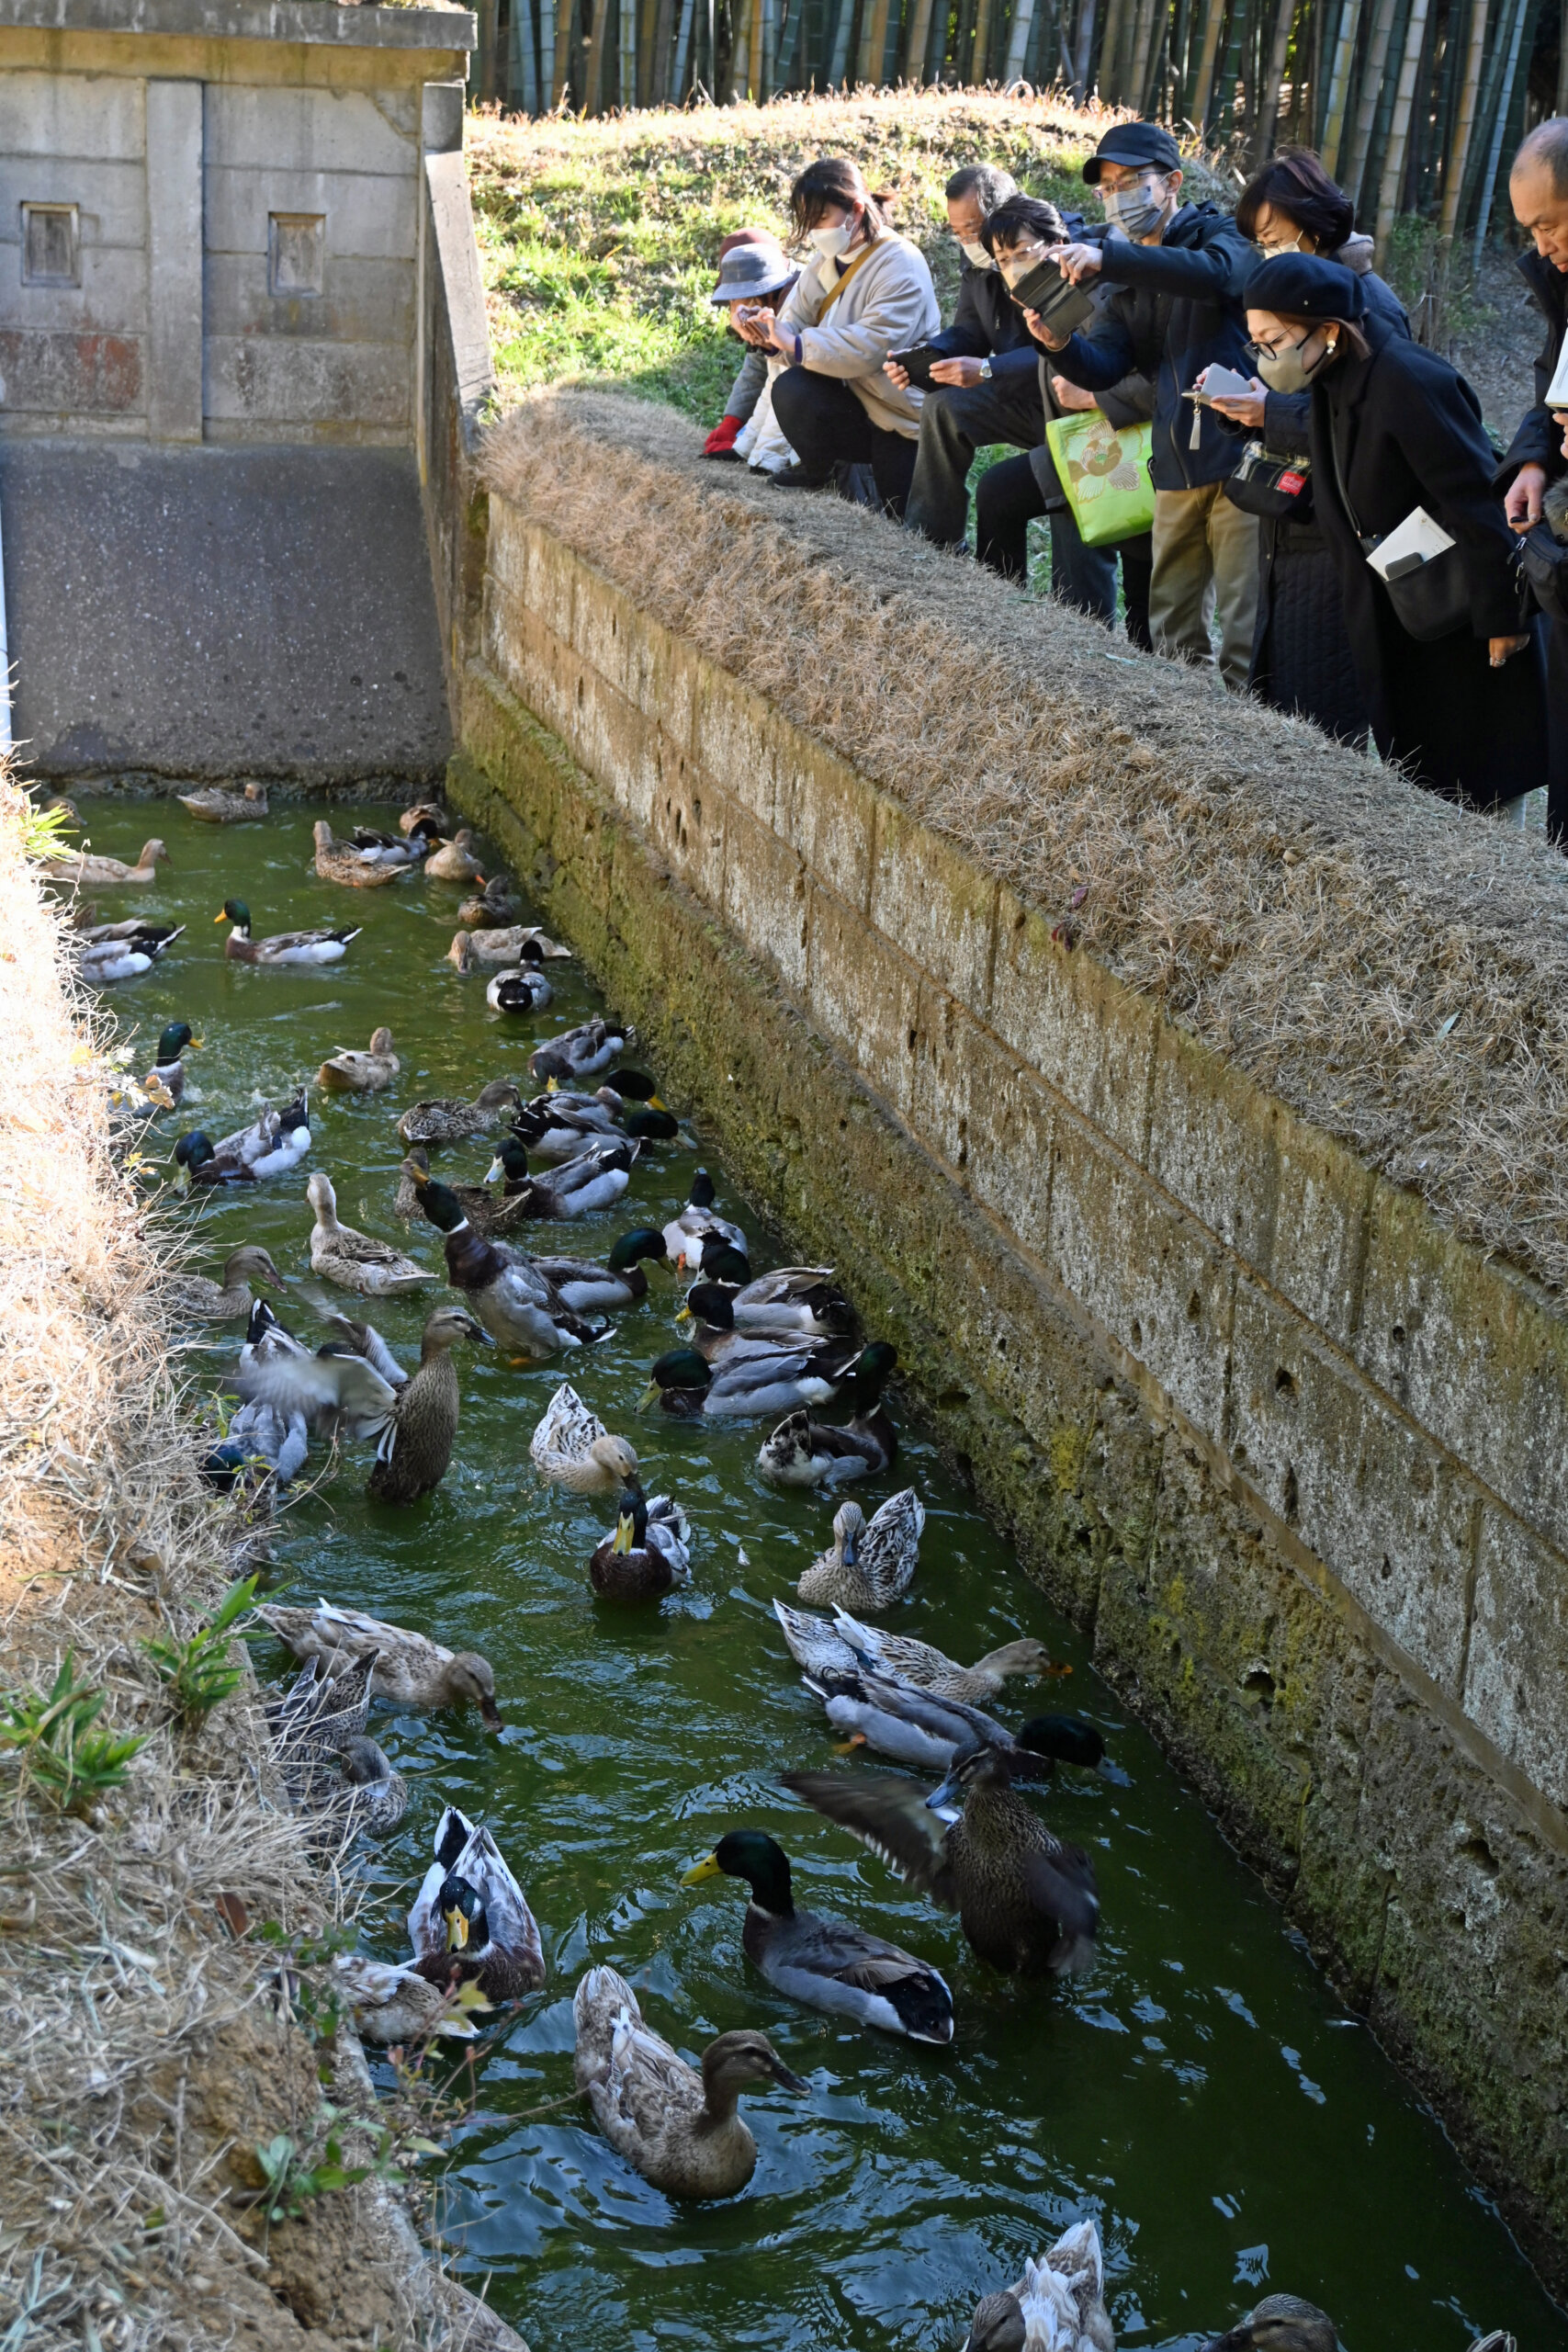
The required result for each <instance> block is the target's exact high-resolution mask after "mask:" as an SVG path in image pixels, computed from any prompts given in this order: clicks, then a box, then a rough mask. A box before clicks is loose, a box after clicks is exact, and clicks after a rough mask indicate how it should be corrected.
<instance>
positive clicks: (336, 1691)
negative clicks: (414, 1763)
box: [267, 1650, 376, 1755]
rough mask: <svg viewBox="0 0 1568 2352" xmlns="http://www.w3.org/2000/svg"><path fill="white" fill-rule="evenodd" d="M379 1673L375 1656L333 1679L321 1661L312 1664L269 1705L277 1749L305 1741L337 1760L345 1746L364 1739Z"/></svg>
mask: <svg viewBox="0 0 1568 2352" xmlns="http://www.w3.org/2000/svg"><path fill="white" fill-rule="evenodd" d="M375 1671H376V1653H375V1652H374V1650H370V1651H367V1652H366V1654H365V1655H364V1656H363V1657H358V1658H355V1660H354V1661H353V1663H352V1664H349V1665H344V1668H343V1669H342V1671H341V1672H340V1673H337V1674H333V1673H330V1672H329V1671H328V1670H327V1668H325V1667H324V1666H323V1665H322V1662H321V1659H320V1658H319V1657H312V1658H310V1659H308V1660H307V1661H306V1663H305V1665H304V1666H302V1667H301V1668H300V1669H299V1673H298V1674H297V1675H296V1676H295V1678H294V1679H293V1681H292V1682H291V1683H290V1684H289V1686H288V1690H287V1691H284V1693H283V1694H282V1696H281V1698H279V1699H277V1700H276V1701H274V1702H272V1703H270V1704H269V1705H268V1708H267V1717H268V1720H269V1722H270V1724H271V1726H272V1734H273V1742H274V1745H275V1746H276V1747H280V1748H281V1747H287V1746H288V1744H289V1743H290V1742H292V1741H299V1740H305V1741H309V1742H310V1743H312V1744H313V1745H314V1746H315V1747H320V1748H323V1749H327V1750H330V1751H331V1752H332V1753H333V1755H335V1754H336V1753H337V1750H338V1749H339V1748H340V1747H342V1746H343V1744H344V1740H348V1739H363V1738H364V1737H365V1735H366V1726H367V1724H368V1722H369V1719H370V1679H371V1677H372V1675H373V1674H374V1673H375Z"/></svg>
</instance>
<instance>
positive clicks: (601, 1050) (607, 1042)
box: [528, 1021, 627, 1086]
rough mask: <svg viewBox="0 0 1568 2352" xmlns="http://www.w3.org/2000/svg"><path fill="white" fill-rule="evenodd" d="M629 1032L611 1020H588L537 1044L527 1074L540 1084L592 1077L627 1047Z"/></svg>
mask: <svg viewBox="0 0 1568 2352" xmlns="http://www.w3.org/2000/svg"><path fill="white" fill-rule="evenodd" d="M626 1035H627V1033H626V1030H624V1029H618V1028H616V1027H615V1025H614V1024H613V1023H610V1022H608V1021H585V1022H583V1023H582V1024H581V1027H580V1028H577V1029H568V1030H566V1031H565V1032H564V1033H563V1034H562V1035H560V1036H558V1037H552V1038H550V1039H549V1041H548V1042H547V1044H546V1045H543V1046H535V1048H534V1051H533V1053H532V1054H531V1055H530V1056H529V1058H528V1074H529V1076H530V1077H531V1078H535V1079H537V1080H539V1082H540V1084H541V1085H543V1083H544V1082H545V1080H547V1079H553V1080H555V1082H556V1084H557V1085H558V1086H574V1085H575V1084H576V1083H577V1081H578V1080H579V1079H583V1078H592V1077H593V1076H594V1074H595V1073H596V1072H597V1071H599V1070H602V1069H609V1067H610V1064H611V1063H612V1062H613V1061H615V1060H616V1059H617V1057H619V1056H620V1055H621V1054H623V1053H624V1052H625V1051H626Z"/></svg>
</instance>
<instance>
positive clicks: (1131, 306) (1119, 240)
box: [1055, 204, 1258, 490]
mask: <svg viewBox="0 0 1568 2352" xmlns="http://www.w3.org/2000/svg"><path fill="white" fill-rule="evenodd" d="M1101 252H1102V254H1103V255H1104V258H1103V260H1102V262H1101V264H1100V282H1101V284H1103V285H1105V286H1107V287H1109V288H1111V289H1112V291H1111V296H1110V299H1109V300H1108V301H1106V302H1105V304H1104V305H1103V307H1102V309H1101V311H1100V316H1099V318H1098V319H1096V321H1095V322H1094V327H1093V331H1092V334H1089V335H1074V336H1073V337H1072V339H1071V341H1070V342H1069V343H1068V344H1067V345H1066V346H1065V348H1064V349H1063V350H1061V351H1060V352H1058V353H1057V355H1056V357H1055V366H1056V368H1057V370H1058V372H1059V373H1060V374H1062V375H1064V376H1066V379H1067V380H1068V381H1069V383H1074V384H1081V385H1082V386H1083V387H1084V389H1085V390H1087V391H1091V392H1098V391H1100V390H1102V389H1103V388H1104V387H1105V386H1107V385H1111V384H1114V383H1116V382H1118V381H1119V380H1120V379H1121V378H1122V377H1123V376H1130V375H1132V374H1134V373H1139V374H1142V375H1145V376H1148V377H1152V378H1153V379H1154V385H1155V413H1154V427H1155V430H1154V463H1153V473H1154V484H1155V488H1156V490H1196V489H1198V488H1199V487H1201V485H1202V484H1204V483H1207V482H1213V481H1224V479H1225V477H1226V476H1227V475H1228V474H1230V473H1232V472H1234V470H1235V462H1236V458H1237V457H1238V455H1239V454H1240V452H1239V450H1238V448H1237V446H1236V443H1235V440H1234V438H1233V437H1232V435H1230V434H1228V433H1227V432H1226V431H1225V430H1224V426H1223V425H1222V424H1221V421H1220V419H1219V418H1218V417H1217V416H1215V415H1214V414H1213V413H1212V412H1211V411H1209V410H1207V409H1198V410H1196V411H1194V406H1193V403H1192V402H1191V401H1184V400H1183V399H1182V397H1181V395H1182V393H1183V392H1185V391H1187V390H1190V387H1191V383H1192V379H1193V378H1194V377H1195V376H1197V375H1199V374H1200V373H1201V370H1202V369H1203V368H1207V367H1209V366H1210V365H1211V364H1212V363H1213V362H1214V361H1216V360H1218V361H1219V362H1221V364H1222V365H1224V367H1226V368H1235V370H1236V371H1237V373H1238V374H1241V375H1249V374H1250V373H1251V368H1250V365H1249V358H1248V353H1247V315H1246V312H1245V311H1243V309H1242V303H1241V289H1242V288H1243V286H1244V285H1245V284H1246V283H1247V277H1248V275H1249V273H1250V272H1251V271H1252V270H1253V269H1254V268H1255V267H1256V266H1257V262H1258V255H1257V254H1256V252H1255V251H1254V249H1253V247H1252V246H1251V245H1249V244H1248V243H1247V239H1246V238H1245V237H1244V236H1243V235H1242V233H1241V232H1240V230H1239V229H1238V228H1237V227H1236V225H1235V221H1234V220H1232V219H1231V218H1230V216H1229V214H1228V213H1224V212H1216V211H1215V209H1214V208H1213V205H1210V204H1201V205H1195V204H1184V205H1183V206H1182V207H1181V209H1180V210H1179V212H1178V213H1177V215H1176V217H1175V219H1174V220H1172V221H1171V223H1170V226H1169V227H1168V229H1167V231H1166V232H1165V234H1164V236H1163V237H1162V238H1161V240H1160V242H1159V243H1158V244H1157V245H1135V244H1133V243H1130V242H1129V240H1128V239H1127V238H1125V237H1119V236H1109V237H1107V238H1106V240H1105V242H1104V244H1103V246H1102V247H1101ZM1194 414H1196V417H1197V424H1196V426H1194V422H1193V419H1194ZM1194 439H1196V447H1194V446H1193V443H1194Z"/></svg>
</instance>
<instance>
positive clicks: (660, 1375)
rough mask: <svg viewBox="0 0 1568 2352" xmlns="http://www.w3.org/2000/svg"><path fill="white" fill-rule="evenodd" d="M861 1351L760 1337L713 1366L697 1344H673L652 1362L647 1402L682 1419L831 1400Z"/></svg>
mask: <svg viewBox="0 0 1568 2352" xmlns="http://www.w3.org/2000/svg"><path fill="white" fill-rule="evenodd" d="M858 1353H859V1350H858V1349H857V1348H856V1346H855V1343H854V1341H853V1340H800V1341H799V1342H798V1344H795V1345H792V1344H791V1343H790V1341H788V1340H773V1341H768V1340H756V1341H750V1342H748V1343H747V1346H746V1347H745V1349H743V1350H742V1351H739V1353H738V1355H737V1357H736V1359H735V1361H733V1362H730V1361H729V1360H728V1359H726V1360H725V1361H723V1362H721V1363H719V1364H718V1365H716V1367H714V1366H710V1365H709V1364H708V1363H706V1362H705V1359H704V1358H703V1357H702V1356H700V1355H699V1354H698V1353H697V1351H696V1350H695V1348H671V1349H669V1350H667V1351H666V1352H665V1353H664V1354H663V1355H661V1356H660V1357H659V1358H658V1359H657V1361H656V1362H655V1363H654V1364H653V1365H652V1367H651V1369H650V1371H649V1389H648V1391H647V1393H646V1395H645V1397H644V1399H643V1401H644V1403H645V1404H647V1405H651V1404H653V1403H654V1402H656V1401H657V1403H658V1404H659V1406H660V1409H661V1410H662V1411H664V1412H666V1413H671V1414H674V1415H676V1416H677V1417H678V1418H680V1419H684V1420H693V1419H698V1418H700V1417H701V1416H704V1415H706V1416H708V1417H710V1418H711V1419H716V1420H719V1419H731V1420H749V1419H761V1417H762V1416H763V1415H765V1414H772V1413H783V1412H788V1411H790V1410H791V1409H792V1408H795V1406H797V1405H825V1404H827V1403H828V1402H829V1399H830V1398H832V1397H835V1396H837V1394H838V1392H839V1387H840V1383H841V1382H842V1380H843V1377H844V1374H846V1372H847V1371H848V1369H849V1366H850V1364H851V1363H853V1362H854V1360H855V1357H856V1356H857V1355H858Z"/></svg>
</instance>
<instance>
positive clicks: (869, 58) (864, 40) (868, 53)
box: [860, 0, 888, 83]
mask: <svg viewBox="0 0 1568 2352" xmlns="http://www.w3.org/2000/svg"><path fill="white" fill-rule="evenodd" d="M887 6H888V0H868V5H867V8H866V16H865V22H864V25H863V29H862V32H861V42H860V78H861V80H862V81H863V82H878V83H879V82H880V81H881V80H882V75H883V69H884V65H885V62H886V56H887Z"/></svg>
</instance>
